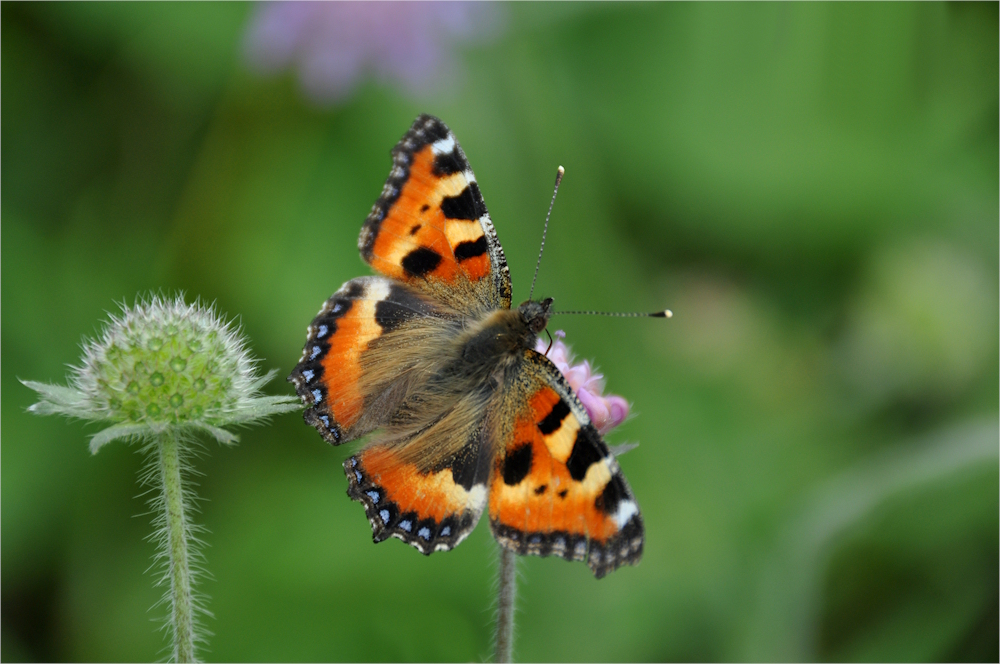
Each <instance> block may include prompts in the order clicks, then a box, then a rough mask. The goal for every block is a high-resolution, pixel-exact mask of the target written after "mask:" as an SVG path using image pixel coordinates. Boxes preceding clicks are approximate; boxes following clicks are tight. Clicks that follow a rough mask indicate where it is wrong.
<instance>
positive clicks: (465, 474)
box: [435, 434, 489, 491]
mask: <svg viewBox="0 0 1000 664" xmlns="http://www.w3.org/2000/svg"><path fill="white" fill-rule="evenodd" d="M476 435H478V434H476ZM479 449H480V448H479V444H478V441H475V440H474V441H470V443H469V444H467V445H466V446H465V447H463V448H462V449H461V450H459V451H458V452H457V453H456V454H455V455H454V456H453V457H451V458H450V459H449V460H448V461H446V462H445V463H444V464H442V467H441V470H443V469H444V468H451V476H452V479H453V480H454V482H455V484H458V485H459V486H461V487H462V488H463V489H465V490H466V491H471V490H472V487H473V486H475V485H476V484H485V483H486V480H487V479H488V478H489V463H486V464H481V463H480V461H481V458H482V455H481V454H480V453H479ZM435 470H437V469H435Z"/></svg>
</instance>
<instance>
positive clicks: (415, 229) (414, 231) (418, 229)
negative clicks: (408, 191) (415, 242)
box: [410, 205, 427, 235]
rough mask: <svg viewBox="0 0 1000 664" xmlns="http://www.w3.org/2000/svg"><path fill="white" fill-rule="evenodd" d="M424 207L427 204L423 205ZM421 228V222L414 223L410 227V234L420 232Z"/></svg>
mask: <svg viewBox="0 0 1000 664" xmlns="http://www.w3.org/2000/svg"><path fill="white" fill-rule="evenodd" d="M424 207H427V206H426V205H425V206H424ZM421 228H423V226H422V225H421V224H417V225H415V226H414V227H413V228H411V229H410V235H416V234H417V233H419V232H420V229H421Z"/></svg>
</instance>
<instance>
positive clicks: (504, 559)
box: [494, 546, 517, 664]
mask: <svg viewBox="0 0 1000 664" xmlns="http://www.w3.org/2000/svg"><path fill="white" fill-rule="evenodd" d="M516 594H517V554H515V553H514V552H513V551H511V550H510V549H507V548H505V547H503V546H501V547H500V580H499V583H498V584H497V636H496V657H495V659H494V661H495V662H496V663H497V664H505V663H506V662H511V661H513V659H512V658H513V653H514V599H515V595H516Z"/></svg>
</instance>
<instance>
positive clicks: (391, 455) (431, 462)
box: [289, 115, 643, 578]
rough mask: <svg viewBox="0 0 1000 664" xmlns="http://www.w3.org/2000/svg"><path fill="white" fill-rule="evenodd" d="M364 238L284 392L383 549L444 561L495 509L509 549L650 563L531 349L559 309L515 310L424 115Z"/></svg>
mask: <svg viewBox="0 0 1000 664" xmlns="http://www.w3.org/2000/svg"><path fill="white" fill-rule="evenodd" d="M392 160H393V167H392V171H391V172H390V174H389V179H388V180H387V181H386V183H385V187H384V188H383V189H382V195H381V197H380V198H379V199H378V201H377V202H376V203H375V205H374V207H373V208H372V211H371V214H369V215H368V219H367V220H365V224H364V226H363V227H362V229H361V237H360V239H359V241H358V246H359V248H360V250H361V256H362V258H364V260H365V261H366V262H367V263H368V264H369V265H371V266H372V267H373V268H374V269H375V270H376V271H377V272H379V273H381V275H383V276H371V277H358V278H357V279H352V280H350V281H348V282H347V283H346V284H344V285H343V286H342V287H341V288H340V290H338V291H337V292H336V293H334V294H333V296H332V297H330V299H329V300H327V301H326V303H325V304H324V305H323V308H322V309H321V310H320V312H319V314H318V315H317V316H316V319H315V320H313V322H312V325H310V326H309V331H308V338H307V340H306V345H305V348H304V350H303V351H302V358H301V359H300V361H299V363H298V365H297V366H296V367H295V370H294V371H293V372H292V374H291V376H290V377H289V380H290V381H292V382H293V383H294V384H295V389H296V391H297V392H298V394H299V396H300V397H301V398H302V401H303V402H304V403H305V405H306V406H307V408H306V411H305V420H306V422H308V423H309V424H312V425H313V426H314V427H316V428H317V429H318V430H319V432H320V433H321V434H322V435H323V438H325V439H326V440H327V441H328V442H330V443H332V444H334V445H340V444H341V443H346V442H348V441H351V440H354V439H356V438H360V437H361V436H364V435H366V434H368V433H371V432H374V431H376V430H377V432H378V433H376V434H375V436H374V437H373V439H372V441H371V442H370V443H369V444H368V445H367V446H365V447H364V448H363V449H362V450H361V451H360V452H358V453H357V454H355V455H353V456H351V457H350V458H348V459H347V460H346V461H345V462H344V470H345V471H346V472H347V480H348V490H347V494H348V495H349V496H350V497H351V498H353V499H354V500H356V501H358V502H360V503H362V504H363V505H364V507H365V513H366V514H367V516H368V520H369V521H370V522H371V526H372V532H373V539H374V540H375V541H376V542H381V541H382V540H385V539H388V538H389V537H397V538H399V539H401V540H403V541H404V542H406V543H407V544H410V545H412V546H414V547H416V548H417V549H419V550H420V551H421V552H422V553H424V554H430V553H432V552H434V551H447V550H449V549H451V548H453V547H455V546H457V545H458V543H459V542H461V541H462V540H463V539H465V537H466V536H468V534H469V533H470V532H471V531H472V529H473V528H474V527H475V525H476V523H477V522H478V521H479V517H480V516H481V515H482V513H483V510H485V509H486V508H487V506H488V507H489V514H490V528H491V529H492V531H493V534H494V536H495V537H496V539H497V540H498V541H499V542H500V544H501V545H503V546H505V547H507V548H508V549H511V550H513V551H515V552H517V553H520V554H533V555H539V556H547V555H550V554H554V555H558V556H561V557H563V558H565V559H567V560H585V561H587V564H588V565H589V566H590V569H591V570H592V571H593V572H594V574H595V575H596V576H597V577H598V578H600V577H603V576H604V575H605V574H607V573H608V572H611V571H613V570H615V569H617V568H618V567H619V566H621V565H624V564H633V563H635V562H637V561H638V560H639V558H640V557H641V556H642V546H643V526H642V517H641V515H640V514H639V506H638V505H637V504H636V502H635V498H633V497H632V491H631V490H630V489H629V486H628V483H627V482H626V481H625V477H624V476H623V475H622V473H621V470H620V469H619V467H618V463H617V462H616V461H615V457H614V455H613V454H612V452H611V451H610V450H609V449H608V446H607V445H606V444H605V443H604V441H603V440H602V439H601V436H600V434H599V433H598V431H597V429H596V428H594V426H593V424H591V422H590V419H589V417H588V416H587V411H586V410H585V409H584V407H583V406H582V405H581V403H580V401H579V399H578V398H577V396H576V395H575V394H574V393H573V390H572V389H571V388H570V386H569V384H568V383H567V382H566V380H565V378H564V377H563V375H562V374H561V373H560V372H559V370H558V369H557V368H556V366H555V365H554V364H553V363H552V362H551V361H549V359H548V358H546V357H545V356H544V355H542V354H541V353H538V352H536V351H535V342H536V338H537V336H538V334H539V333H540V332H541V331H542V330H544V329H545V326H546V324H547V323H548V319H549V315H550V308H551V305H552V299H551V298H547V299H544V300H539V301H528V302H524V303H523V304H521V305H519V306H518V307H517V308H516V309H511V306H510V305H511V281H510V273H509V271H508V270H507V260H506V259H505V258H504V253H503V249H501V247H500V242H499V241H498V240H497V236H496V231H495V230H494V229H493V222H492V221H491V220H490V215H489V213H487V211H486V205H485V203H483V197H482V195H481V194H480V192H479V185H478V184H477V183H476V177H475V175H473V173H472V169H471V168H470V167H469V162H468V161H467V160H466V158H465V153H464V152H463V151H462V148H461V147H459V145H458V141H457V140H455V136H454V135H453V134H452V133H451V131H450V130H449V129H448V127H446V126H445V124H444V123H443V122H441V121H440V120H438V119H437V118H434V117H431V116H429V115H421V116H420V117H418V118H417V119H416V121H415V122H414V123H413V126H412V127H410V130H409V131H408V132H407V133H406V135H405V136H404V137H403V139H402V140H401V141H400V142H399V144H398V145H396V147H395V149H393V151H392Z"/></svg>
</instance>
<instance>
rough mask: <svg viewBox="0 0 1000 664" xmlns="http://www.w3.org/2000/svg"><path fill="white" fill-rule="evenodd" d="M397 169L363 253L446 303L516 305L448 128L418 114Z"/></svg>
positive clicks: (396, 158)
mask: <svg viewBox="0 0 1000 664" xmlns="http://www.w3.org/2000/svg"><path fill="white" fill-rule="evenodd" d="M392 162H393V167H392V171H391V172H390V174H389V179H388V180H387V181H386V183H385V187H384V188H383V189H382V195H381V196H380V197H379V199H378V201H377V202H376V203H375V205H374V206H373V207H372V211H371V213H370V214H369V215H368V218H367V220H365V223H364V226H363V227H362V229H361V236H360V238H359V240H358V248H359V249H360V250H361V256H362V258H364V260H365V261H366V262H367V263H368V264H370V265H371V266H372V267H373V268H375V269H376V270H377V271H379V272H381V273H382V274H384V275H386V276H388V277H392V278H393V279H398V280H400V281H402V282H404V283H407V284H409V285H410V286H412V287H414V288H417V289H419V290H424V289H426V290H430V291H432V292H433V293H434V294H436V295H437V296H439V297H441V298H442V299H443V300H445V301H446V302H447V301H449V300H451V299H452V296H454V297H456V298H458V297H468V295H466V294H467V293H469V292H470V291H469V288H468V287H469V286H471V295H472V299H473V300H474V301H472V302H468V305H469V306H475V305H477V304H478V305H479V306H481V307H482V308H483V309H485V310H492V309H500V308H510V297H511V285H510V273H509V272H508V270H507V260H506V258H505V257H504V254H503V249H501V247H500V242H499V241H498V240H497V236H496V231H495V230H494V228H493V222H492V221H491V220H490V215H489V213H488V212H487V211H486V204H485V203H484V202H483V196H482V194H481V193H480V191H479V185H478V183H477V182H476V176H475V175H474V174H473V172H472V169H471V168H470V167H469V162H468V160H467V159H466V158H465V153H464V152H463V151H462V148H461V146H459V144H458V141H457V140H456V139H455V136H454V134H452V133H451V131H450V130H449V129H448V127H447V126H446V125H445V124H444V123H443V122H441V121H440V120H438V119H437V118H435V117H433V116H430V115H421V116H420V117H418V118H417V119H416V120H415V121H414V123H413V126H411V127H410V130H409V131H408V132H407V133H406V135H405V136H403V138H402V140H400V142H399V143H398V144H397V145H396V147H395V148H393V150H392Z"/></svg>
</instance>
